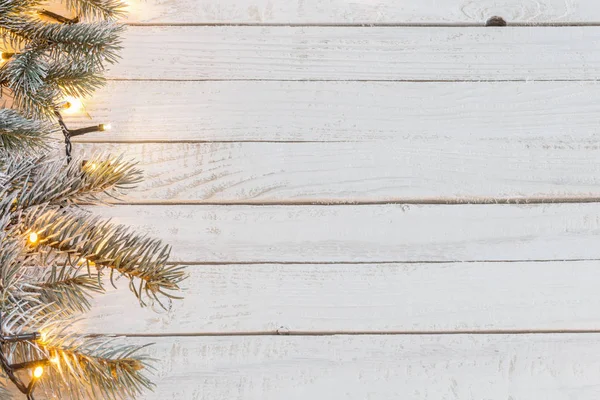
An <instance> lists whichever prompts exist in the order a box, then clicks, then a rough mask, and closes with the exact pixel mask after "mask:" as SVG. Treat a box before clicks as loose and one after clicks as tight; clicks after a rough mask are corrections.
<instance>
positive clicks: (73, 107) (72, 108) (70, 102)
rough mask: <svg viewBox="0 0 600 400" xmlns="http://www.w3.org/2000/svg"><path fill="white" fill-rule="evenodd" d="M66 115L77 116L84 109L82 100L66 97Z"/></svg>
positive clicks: (63, 107)
mask: <svg viewBox="0 0 600 400" xmlns="http://www.w3.org/2000/svg"><path fill="white" fill-rule="evenodd" d="M62 109H63V112H64V113H65V114H75V113H77V112H79V111H81V110H82V109H83V103H82V102H81V100H79V99H77V98H75V97H71V96H69V97H66V98H65V101H64V103H63V106H62Z"/></svg>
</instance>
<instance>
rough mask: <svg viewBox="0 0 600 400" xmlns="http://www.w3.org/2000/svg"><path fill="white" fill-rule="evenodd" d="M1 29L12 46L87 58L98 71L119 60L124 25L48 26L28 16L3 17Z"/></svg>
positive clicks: (79, 24)
mask: <svg viewBox="0 0 600 400" xmlns="http://www.w3.org/2000/svg"><path fill="white" fill-rule="evenodd" d="M0 26H1V27H2V28H3V29H4V31H5V32H6V33H5V34H6V37H7V38H8V40H9V42H10V43H11V45H12V46H13V47H17V46H18V45H23V44H24V43H25V44H29V45H30V46H31V48H35V49H36V50H43V51H45V52H46V53H48V54H49V55H50V56H51V57H52V58H58V57H60V56H65V55H68V56H70V57H73V58H75V59H87V60H89V61H90V63H91V64H92V65H94V66H96V67H97V68H101V67H102V66H103V65H104V63H105V62H108V63H111V64H112V63H114V62H116V61H117V59H118V55H117V52H118V51H119V50H120V49H121V47H120V35H121V33H122V32H123V30H124V26H123V25H121V24H117V23H115V22H111V21H101V22H88V23H77V24H60V23H49V22H41V21H37V20H34V19H32V18H30V17H27V16H15V17H8V18H7V17H4V18H3V17H2V16H0Z"/></svg>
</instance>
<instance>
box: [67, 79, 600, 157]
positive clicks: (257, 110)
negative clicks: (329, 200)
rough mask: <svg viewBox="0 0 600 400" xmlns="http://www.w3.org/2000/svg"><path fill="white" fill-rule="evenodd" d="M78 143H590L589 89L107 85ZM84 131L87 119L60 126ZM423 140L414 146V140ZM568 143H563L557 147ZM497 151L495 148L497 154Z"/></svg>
mask: <svg viewBox="0 0 600 400" xmlns="http://www.w3.org/2000/svg"><path fill="white" fill-rule="evenodd" d="M86 109H87V112H88V113H89V115H91V116H92V117H93V119H94V122H96V123H98V122H111V123H112V125H113V130H111V131H110V132H103V133H99V134H87V135H85V136H82V137H80V138H77V139H78V140H81V141H89V140H93V141H99V140H101V141H137V140H143V141H166V142H171V141H177V140H181V141H183V140H184V141H367V140H369V141H370V140H391V139H393V140H399V141H402V140H404V141H418V140H425V139H427V140H429V139H431V140H433V139H440V140H441V139H448V140H450V139H451V140H452V141H455V140H457V141H483V142H485V143H488V144H490V142H493V141H497V142H500V143H503V142H504V141H511V142H517V143H518V142H525V141H528V142H529V144H537V145H540V143H542V142H548V141H561V142H563V145H564V146H571V145H573V144H572V142H570V141H572V140H578V139H581V140H585V139H590V140H592V141H593V142H594V143H597V135H598V129H597V126H598V125H600V84H598V83H597V82H135V81H133V82H132V81H125V82H122V81H119V82H109V83H108V85H107V86H106V87H105V88H103V89H101V90H99V91H97V92H96V93H95V94H94V96H93V97H92V98H91V99H89V100H88V101H87V102H86ZM65 117H66V120H67V121H68V122H69V124H70V125H73V126H86V125H90V119H89V117H88V116H87V114H81V115H74V116H65ZM421 136H423V137H421ZM564 141H569V142H564ZM500 147H502V146H500Z"/></svg>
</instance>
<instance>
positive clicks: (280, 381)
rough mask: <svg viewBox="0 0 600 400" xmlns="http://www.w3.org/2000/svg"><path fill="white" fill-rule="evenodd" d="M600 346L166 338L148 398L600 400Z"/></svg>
mask: <svg viewBox="0 0 600 400" xmlns="http://www.w3.org/2000/svg"><path fill="white" fill-rule="evenodd" d="M152 339H153V338H147V339H145V340H140V341H141V342H145V341H148V340H152ZM598 348H600V336H599V335H598V334H583V335H569V334H563V335H508V336H507V335H441V336H440V335H434V336H428V335H425V336H423V335H421V336H333V337H285V336H283V337H246V338H236V337H234V338H231V337H222V338H205V337H190V338H173V339H161V340H160V342H159V343H158V344H157V345H156V346H154V347H153V348H151V350H150V352H151V354H152V355H153V356H154V357H155V358H156V359H158V360H161V362H160V363H159V364H158V373H157V376H158V378H157V384H158V388H157V391H156V392H155V393H154V394H148V396H146V397H145V398H144V399H145V400H159V399H160V400H162V399H185V400H204V399H206V400H213V399H240V400H242V399H243V400H277V399H294V400H305V399H356V400H363V399H399V398H401V399H411V400H413V399H414V400H421V399H435V400H438V399H451V400H465V399H467V400H468V399H472V400H480V399H491V400H506V399H548V398H552V399H570V398H573V399H578V400H596V399H597V398H598V391H599V390H600V388H599V386H598V383H597V382H598V380H597V378H598V374H599V373H600V360H599V359H598V355H597V351H595V350H597V349H598Z"/></svg>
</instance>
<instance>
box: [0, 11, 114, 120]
mask: <svg viewBox="0 0 600 400" xmlns="http://www.w3.org/2000/svg"><path fill="white" fill-rule="evenodd" d="M66 6H67V7H68V8H69V9H70V10H71V11H72V12H74V13H76V14H77V15H78V16H79V17H81V19H82V20H83V22H80V23H70V24H65V23H60V22H57V21H53V20H50V21H49V20H48V18H41V17H40V16H39V13H40V12H41V11H43V3H42V2H39V1H30V0H19V1H11V0H0V34H1V35H2V38H3V41H2V42H0V51H3V52H6V53H11V54H12V53H14V54H12V55H11V57H10V58H9V59H8V60H5V61H4V62H3V64H1V65H0V85H1V86H3V87H5V88H8V89H9V92H10V95H11V97H12V98H13V101H14V105H13V107H12V108H14V109H17V110H19V111H20V112H21V113H22V114H23V115H24V116H26V117H33V118H52V117H53V115H54V111H55V110H56V109H57V108H58V107H59V106H60V104H61V103H62V102H63V99H64V97H65V96H88V95H90V94H91V93H93V91H94V90H96V89H97V88H98V87H100V86H102V84H103V83H104V79H103V78H102V72H103V71H104V69H105V67H106V64H111V63H114V62H116V61H117V60H118V51H119V50H120V48H121V46H120V35H121V34H122V32H123V29H124V27H123V25H121V24H118V23H117V22H115V19H116V18H117V17H119V16H121V15H123V13H124V4H123V3H122V2H120V1H119V0H67V1H66ZM0 61H1V60H0Z"/></svg>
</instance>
